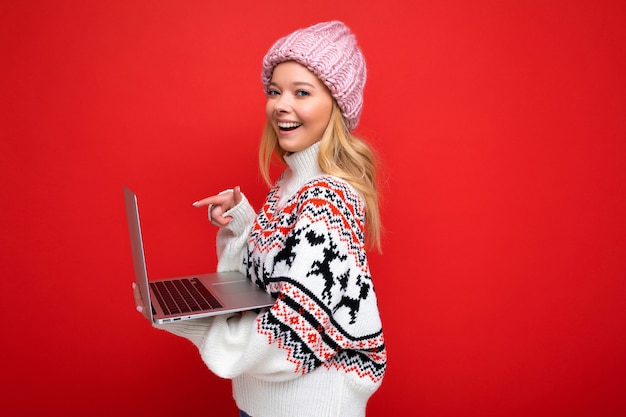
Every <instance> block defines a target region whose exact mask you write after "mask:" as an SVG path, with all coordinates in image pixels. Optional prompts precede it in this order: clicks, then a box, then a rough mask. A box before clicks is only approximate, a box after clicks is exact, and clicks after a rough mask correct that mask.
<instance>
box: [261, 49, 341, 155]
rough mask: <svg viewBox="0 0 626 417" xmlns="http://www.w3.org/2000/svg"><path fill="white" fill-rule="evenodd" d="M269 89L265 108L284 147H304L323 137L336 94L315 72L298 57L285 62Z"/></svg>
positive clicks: (277, 69) (300, 148)
mask: <svg viewBox="0 0 626 417" xmlns="http://www.w3.org/2000/svg"><path fill="white" fill-rule="evenodd" d="M267 90H268V91H267V104H266V105H265V112H266V113H267V118H268V120H269V121H270V123H271V125H272V127H273V128H274V131H275V132H276V135H277V136H278V143H279V145H280V147H281V148H282V149H283V150H284V151H286V152H298V151H301V150H303V149H306V148H308V147H309V146H311V145H312V144H314V143H315V142H318V141H319V140H320V139H321V138H322V134H323V133H324V130H326V126H328V122H329V121H330V115H331V112H332V108H333V97H332V96H331V95H330V92H329V91H328V88H326V86H325V85H324V84H323V83H322V82H321V81H320V80H319V79H318V78H317V76H316V75H315V74H313V73H312V72H311V71H309V70H308V69H307V68H306V67H305V66H303V65H300V64H298V63H297V62H295V61H287V62H282V63H280V64H278V65H276V67H275V68H274V72H273V74H272V80H271V82H270V84H269V86H268V88H267Z"/></svg>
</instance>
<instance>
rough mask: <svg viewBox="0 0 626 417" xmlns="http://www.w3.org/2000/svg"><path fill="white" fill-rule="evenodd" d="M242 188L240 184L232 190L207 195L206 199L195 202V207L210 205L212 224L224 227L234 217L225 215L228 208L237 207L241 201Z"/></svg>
mask: <svg viewBox="0 0 626 417" xmlns="http://www.w3.org/2000/svg"><path fill="white" fill-rule="evenodd" d="M241 198H242V197H241V190H240V189H239V186H237V187H235V188H233V189H232V190H226V191H222V192H221V193H219V194H217V195H214V196H211V197H207V198H205V199H202V200H199V201H196V202H195V203H193V206H194V207H206V206H208V207H209V220H210V221H211V223H212V224H214V225H215V226H219V227H224V226H226V225H228V223H230V222H231V221H232V220H233V218H232V217H230V216H224V213H226V212H227V211H228V210H230V209H232V208H233V207H235V206H236V205H237V204H239V203H240V202H241Z"/></svg>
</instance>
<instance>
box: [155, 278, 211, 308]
mask: <svg viewBox="0 0 626 417" xmlns="http://www.w3.org/2000/svg"><path fill="white" fill-rule="evenodd" d="M150 290H152V292H153V293H154V295H155V296H156V297H157V299H158V300H159V303H160V304H161V307H163V312H164V313H165V314H182V313H190V312H194V311H203V310H213V309H216V308H221V307H222V305H221V304H220V303H219V301H217V299H216V298H215V297H214V296H213V294H211V293H210V292H209V290H208V289H207V288H206V287H205V286H204V285H203V284H202V282H200V280H199V279H198V278H191V279H189V278H182V279H176V280H170V281H156V282H151V283H150Z"/></svg>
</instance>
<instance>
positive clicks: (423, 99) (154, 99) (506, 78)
mask: <svg viewBox="0 0 626 417" xmlns="http://www.w3.org/2000/svg"><path fill="white" fill-rule="evenodd" d="M625 4H626V3H624V2H622V1H597V0H593V1H592V0H589V1H544V2H541V1H512V0H511V1H488V0H480V1H472V2H470V1H447V0H432V1H408V0H407V1H404V2H402V1H399V0H389V1H385V2H369V3H363V2H362V1H360V0H350V1H341V2H337V1H334V0H321V1H317V2H315V3H305V2H298V3H293V2H291V3H284V2H274V1H269V2H268V1H265V2H242V1H239V0H234V1H226V2H209V1H180V2H173V1H153V0H150V1H107V2H100V1H91V2H86V1H57V2H45V1H12V2H9V1H5V2H3V4H2V6H1V7H0V39H1V41H0V42H1V50H0V52H1V56H2V62H3V64H2V66H1V68H2V70H1V71H2V77H1V80H2V81H1V83H0V88H1V91H0V95H1V97H2V98H1V101H0V103H1V106H2V107H1V111H0V121H1V122H0V123H1V125H0V128H1V131H0V132H1V136H2V139H1V142H0V173H1V178H2V181H1V185H0V201H1V207H2V212H1V216H0V227H1V230H2V233H1V234H0V268H1V269H0V274H1V281H0V282H1V283H0V285H1V286H2V287H1V289H0V291H1V294H2V303H0V304H1V307H0V308H1V309H2V313H3V316H4V317H5V319H4V320H3V326H2V327H3V329H2V332H1V336H0V337H1V338H2V341H1V346H2V358H3V361H2V362H3V363H2V378H1V379H2V384H3V385H4V386H3V387H2V389H1V390H0V396H1V402H0V414H2V415H6V416H33V415H68V414H70V413H77V415H90V416H111V415H116V414H118V413H120V412H123V413H124V415H126V414H128V415H130V414H131V413H134V414H135V415H139V416H143V415H153V416H166V415H170V414H171V413H172V412H176V413H179V414H180V413H183V412H197V413H199V414H201V415H207V416H208V415H211V416H213V415H231V416H232V415H236V414H235V412H236V410H235V406H234V405H233V403H232V400H231V399H230V393H229V391H230V385H229V383H228V381H224V380H220V379H218V378H217V377H215V376H213V375H212V374H211V373H210V372H209V371H208V370H207V369H206V368H205V367H204V365H203V363H202V362H201V360H200V359H199V357H198V355H197V354H196V352H195V349H194V348H193V346H191V344H190V343H188V342H186V341H185V340H182V339H178V338H176V337H173V336H171V335H169V334H166V333H163V332H159V331H156V330H153V329H152V328H151V327H150V326H148V324H147V323H146V322H145V321H143V319H142V318H141V316H140V315H139V314H137V313H136V312H135V311H134V306H133V301H132V294H131V286H130V284H131V281H132V280H133V277H132V267H131V259H130V249H129V244H128V237H127V231H126V224H125V217H124V210H123V203H122V184H125V183H126V184H128V185H130V186H131V187H132V188H134V189H135V190H136V191H137V193H138V194H139V199H140V206H141V210H142V218H143V222H144V227H145V230H144V234H145V236H144V237H145V240H146V251H147V256H148V264H149V273H150V274H151V276H153V277H164V276H168V275H169V274H175V273H195V272H203V271H207V270H211V269H213V268H214V267H215V264H216V259H215V252H214V238H215V229H214V228H212V227H211V226H210V225H209V224H208V222H206V219H205V212H204V211H202V212H201V211H195V210H194V209H193V208H192V207H191V203H192V202H193V201H195V200H196V199H198V198H200V197H204V196H206V195H210V194H211V193H214V192H216V191H219V190H221V189H224V188H226V187H230V186H232V185H236V184H239V185H241V186H242V189H243V190H244V192H246V193H247V194H248V196H249V197H250V199H251V201H252V202H253V203H255V204H256V205H257V206H258V204H259V203H260V202H261V201H262V198H263V196H264V193H265V191H266V189H265V188H264V186H263V185H262V183H261V181H260V179H259V176H258V174H257V168H256V150H257V144H258V140H259V137H260V130H261V127H262V124H263V120H264V108H263V104H264V96H263V92H262V91H261V86H260V81H259V73H260V63H261V59H262V57H263V54H264V53H265V51H266V50H267V48H268V47H269V46H270V44H271V43H272V42H273V41H274V40H276V39H277V38H278V37H280V36H282V35H285V34H286V33H288V32H290V31H292V30H294V29H296V28H298V27H302V26H305V25H309V24H313V23H316V22H318V21H322V20H330V19H333V18H339V19H343V20H345V21H346V22H347V23H348V24H349V25H350V26H351V27H352V28H353V30H354V31H355V32H356V34H357V36H358V39H359V41H360V43H361V46H362V48H363V50H364V52H365V56H366V58H367V60H368V65H369V80H368V84H367V87H366V95H365V108H364V114H363V118H362V122H361V125H360V127H359V129H358V133H359V134H360V135H361V136H364V137H366V138H369V139H370V140H371V142H372V143H373V144H374V146H375V147H377V148H378V149H379V151H380V153H381V157H382V159H383V162H384V167H385V168H384V171H383V175H382V180H383V187H382V192H383V200H382V202H383V216H384V221H385V224H386V228H387V232H386V235H385V241H384V250H385V251H384V254H383V255H372V256H371V263H372V271H373V274H374V279H375V282H376V284H377V290H378V294H379V298H380V309H381V312H382V314H383V320H384V325H385V330H386V337H387V342H388V345H389V355H390V356H389V372H388V375H387V378H386V379H385V381H384V384H383V386H382V388H381V389H380V391H379V392H378V393H377V394H376V395H375V396H374V397H373V399H372V400H371V403H370V406H369V415H370V416H374V417H376V416H385V415H400V414H402V413H403V412H406V413H405V414H404V415H411V416H413V415H414V416H429V417H430V416H432V417H445V416H458V415H465V416H481V417H485V416H509V417H512V416H529V415H532V416H569V417H571V416H591V415H593V416H618V415H626V396H625V395H624V387H625V386H626V380H625V379H626V336H625V333H626V332H625V325H626V311H625V307H624V299H625V295H626V280H625V277H626V257H625V256H624V255H625V252H624V251H625V249H626V221H625V220H626V216H625V214H626V189H625V188H626V185H625V180H626V169H625V168H624V167H625V166H626V123H625V117H624V114H625V110H626V94H625V93H626V88H625V87H626V77H624V74H626V53H625V52H626V29H625V27H626V25H624V22H626V6H625ZM42 308H45V309H46V310H47V311H48V314H46V315H44V314H42V313H41V312H40V309H42ZM7 317H9V318H8V319H7ZM163 358H166V359H163ZM162 375H165V376H168V377H174V378H175V379H177V380H178V381H180V382H181V383H182V385H181V388H177V389H173V390H171V392H170V393H169V394H167V395H164V394H163V393H162V392H160V391H159V390H157V386H158V384H159V383H160V382H162V381H164V380H165V379H166V378H165V377H164V376H162ZM213 390H214V392H215V393H214V394H213V393H210V391H211V392H213ZM181 400H183V401H181ZM215 406H217V407H219V409H218V411H214V409H213V408H212V407H215Z"/></svg>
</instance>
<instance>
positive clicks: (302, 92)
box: [296, 90, 311, 97]
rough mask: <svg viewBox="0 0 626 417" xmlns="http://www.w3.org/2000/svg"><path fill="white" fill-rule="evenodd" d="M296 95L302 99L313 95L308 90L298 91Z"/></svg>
mask: <svg viewBox="0 0 626 417" xmlns="http://www.w3.org/2000/svg"><path fill="white" fill-rule="evenodd" d="M296 95H297V96H300V97H306V96H310V95H311V94H310V93H309V92H308V91H306V90H298V91H296Z"/></svg>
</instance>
